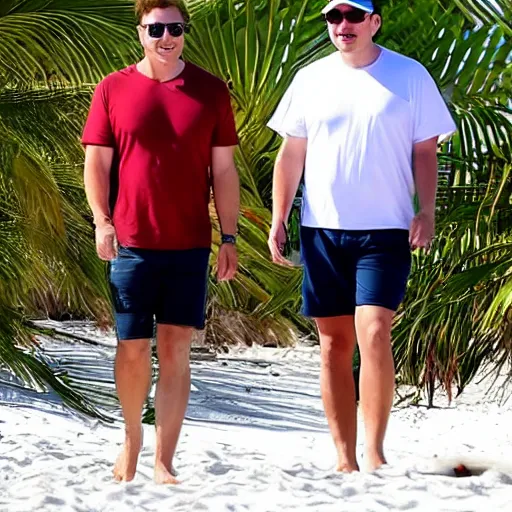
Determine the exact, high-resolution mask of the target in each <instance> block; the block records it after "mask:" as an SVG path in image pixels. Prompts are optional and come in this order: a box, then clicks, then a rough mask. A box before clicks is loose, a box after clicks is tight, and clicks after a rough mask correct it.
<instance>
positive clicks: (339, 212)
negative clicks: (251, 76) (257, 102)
mask: <svg viewBox="0 0 512 512" xmlns="http://www.w3.org/2000/svg"><path fill="white" fill-rule="evenodd" d="M322 13H323V14H324V16H325V19H326V23H327V28H328V31H329V36H330V38H331V41H332V42H333V44H334V45H335V46H336V48H337V50H338V51H335V52H333V53H332V54H331V55H329V56H327V57H325V58H323V59H320V60H318V61H316V62H314V63H312V64H310V65H308V66H306V67H305V68H303V69H301V70H300V71H299V72H298V73H297V75H296V76H295V78H294V80H293V82H292V84H291V86H290V87H289V89H288V90H287V92H286V94H285V95H284V97H283V98H282V100H281V102H280V104H279V106H278V108H277V110H276V112H275V113H274V115H273V117H272V119H271V120H270V122H269V126H270V127H271V128H272V129H273V130H275V131H276V132H278V133H280V134H281V135H282V136H283V138H284V141H283V144H282V147H281V149H280V151H279V154H278V157H277V160H276V163H275V169H274V185H273V218H272V228H271V231H270V236H269V247H270V251H271V254H272V258H273V261H274V262H276V263H279V264H290V262H289V261H288V260H287V259H286V258H285V257H284V256H283V248H284V246H285V243H286V228H285V226H286V223H287V221H288V216H289V214H290V210H291V206H292V202H293V199H294V197H295V194H296V192H297V188H298V185H299V182H300V180H301V178H302V176H304V195H303V205H302V218H301V259H302V263H303V268H304V279H303V289H302V293H303V313H304V314H305V315H306V316H309V317H312V318H314V320H315V322H316V325H317V328H318V333H319V337H320V345H321V353H322V365H321V378H320V380H321V391H322V399H323V403H324V408H325V413H326V416H327V420H328V424H329V427H330V430H331V433H332V436H333V440H334V443H335V446H336V449H337V455H338V466H337V469H338V470H339V471H344V472H351V471H357V470H359V465H358V462H357V458H356V438H357V422H356V418H357V410H356V399H355V386H354V380H353V376H352V360H353V354H354V349H355V344H356V340H357V343H358V344H359V350H360V354H361V373H360V405H361V409H362V413H363V418H364V424H365V441H366V447H365V454H364V457H365V466H366V468H367V469H368V470H374V469H377V468H379V467H380V466H382V465H383V464H386V458H385V455H384V438H385V432H386V428H387V423H388V418H389V414H390V411H391V406H392V403H393V395H394V384H395V369H394V362H393V355H392V350H391V324H392V320H393V316H394V313H395V311H396V310H397V308H398V306H399V304H400V303H401V301H402V299H403V296H404V293H405V289H406V283H407V279H408V276H409V272H410V265H411V249H412V250H414V249H416V248H428V246H429V244H430V242H431V240H432V238H433V236H434V217H435V201H436V189H437V143H438V139H439V137H440V136H446V135H448V134H451V133H453V132H454V131H455V129H456V126H455V124H454V122H453V119H452V117H451V115H450V112H449V110H448V108H447V107H446V104H445V102H444V100H443V98H442V96H441V94H440V93H439V90H438V88H437V86H436V84H435V82H434V80H433V79H432V77H431V76H430V74H429V73H428V72H427V70H426V69H425V68H424V67H423V66H422V65H421V64H420V63H418V62H417V61H414V60H412V59H410V58H408V57H405V56H403V55H400V54H398V53H395V52H392V51H390V50H387V49H385V48H383V47H381V46H379V45H377V44H375V43H374V42H373V38H374V36H375V34H376V33H377V32H378V30H379V28H380V26H381V22H382V20H381V16H380V11H379V9H378V6H377V5H376V2H372V1H371V0H333V1H331V2H329V3H328V4H327V5H326V7H325V8H324V9H323V11H322ZM303 173H304V174H303ZM415 193H416V194H417V197H418V201H419V211H418V212H416V213H415V211H414V204H413V202H414V201H413V197H414V194H415Z"/></svg>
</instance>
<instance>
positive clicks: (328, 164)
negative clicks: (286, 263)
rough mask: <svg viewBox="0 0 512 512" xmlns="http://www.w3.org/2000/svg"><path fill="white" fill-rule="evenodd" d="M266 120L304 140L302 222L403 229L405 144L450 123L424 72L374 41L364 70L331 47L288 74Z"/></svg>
mask: <svg viewBox="0 0 512 512" xmlns="http://www.w3.org/2000/svg"><path fill="white" fill-rule="evenodd" d="M268 126H269V127H270V128H272V129H273V130H275V131H276V132H278V133H280V134H281V135H282V136H283V137H284V136H286V135H290V136H293V137H304V138H307V154H306V164H305V170H304V201H303V207H302V224H303V225H304V226H311V227H320V228H326V229H360V230H365V229H386V228H402V229H409V227H410V224H411V221H412V219H413V216H414V208H413V196H414V191H415V186H414V178H413V171H412V149H413V145H414V144H415V143H417V142H421V141H424V140H427V139H430V138H432V137H435V136H446V135H449V134H451V133H453V132H454V131H455V129H456V125H455V123H454V121H453V119H452V116H451V114H450V112H449V110H448V108H447V106H446V103H445V101H444V99H443V97H442V96H441V94H440V93H439V90H438V88H437V85H436V84H435V82H434V80H433V79H432V77H431V76H430V74H429V73H428V71H427V70H426V69H425V68H424V67H423V66H422V65H421V64H420V63H419V62H417V61H415V60H413V59H410V58H408V57H405V56H404V55H401V54H399V53H396V52H393V51H391V50H387V49H385V48H382V47H381V53H380V55H379V57H378V58H377V60H376V61H375V62H374V63H372V64H371V65H369V66H367V67H365V68H358V69H354V68H352V67H350V66H347V65H346V64H345V63H344V62H343V60H342V58H341V55H340V53H339V52H338V51H336V52H335V53H333V54H331V55H329V56H328V57H325V58H322V59H320V60H318V61H316V62H314V63H312V64H310V65H308V66H306V67H305V68H303V69H301V70H300V71H299V72H298V73H297V75H296V76H295V78H294V80H293V82H292V84H291V85H290V87H289V89H288V90H287V91H286V93H285V95H284V96H283V98H282V100H281V102H280V104H279V105H278V108H277V109H276V111H275V113H274V115H273V117H272V119H271V120H270V122H269V123H268Z"/></svg>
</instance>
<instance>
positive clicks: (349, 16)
mask: <svg viewBox="0 0 512 512" xmlns="http://www.w3.org/2000/svg"><path fill="white" fill-rule="evenodd" d="M367 14H369V13H368V12H366V11H363V10H362V9H351V10H350V11H345V12H341V11H340V10H338V9H333V10H332V11H329V12H328V13H327V14H326V15H325V21H327V23H331V24H332V25H339V24H340V23H341V22H342V21H343V20H347V21H348V22H349V23H362V22H363V21H364V20H365V19H366V15H367Z"/></svg>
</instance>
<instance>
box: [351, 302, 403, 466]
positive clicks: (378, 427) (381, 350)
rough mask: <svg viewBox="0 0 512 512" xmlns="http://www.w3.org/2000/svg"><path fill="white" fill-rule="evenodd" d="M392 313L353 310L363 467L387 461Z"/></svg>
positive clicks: (392, 378) (392, 374) (365, 308)
mask: <svg viewBox="0 0 512 512" xmlns="http://www.w3.org/2000/svg"><path fill="white" fill-rule="evenodd" d="M393 315H394V312H393V311H391V310H389V309H385V308H381V307H378V306H361V307H359V308H357V310H356V318H355V320H356V332H357V339H358V342H359V350H360V353H361V377H360V386H359V387H360V394H361V400H360V404H361V408H362V412H363V418H364V423H365V434H366V450H365V460H366V464H365V466H366V468H367V469H368V470H369V471H373V470H374V469H377V468H379V467H380V466H382V465H383V464H386V458H385V456H384V438H385V435H386V428H387V424H388V420H389V415H390V412H391V407H392V405H393V396H394V390H395V365H394V361H393V353H392V350H391V324H392V321H393Z"/></svg>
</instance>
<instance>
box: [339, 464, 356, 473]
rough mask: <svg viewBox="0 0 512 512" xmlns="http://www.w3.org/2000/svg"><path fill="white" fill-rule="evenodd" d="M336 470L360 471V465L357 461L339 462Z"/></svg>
mask: <svg viewBox="0 0 512 512" xmlns="http://www.w3.org/2000/svg"><path fill="white" fill-rule="evenodd" d="M336 471H338V472H339V473H354V472H355V471H359V466H358V465H357V462H352V463H349V462H338V465H337V466H336Z"/></svg>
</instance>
